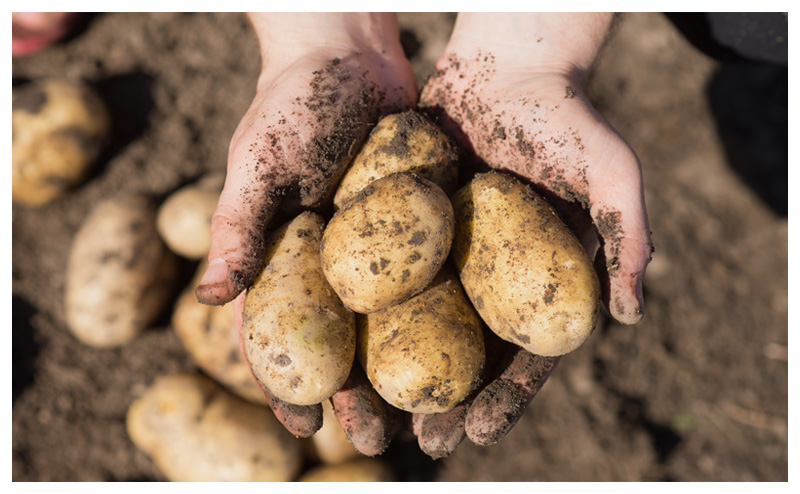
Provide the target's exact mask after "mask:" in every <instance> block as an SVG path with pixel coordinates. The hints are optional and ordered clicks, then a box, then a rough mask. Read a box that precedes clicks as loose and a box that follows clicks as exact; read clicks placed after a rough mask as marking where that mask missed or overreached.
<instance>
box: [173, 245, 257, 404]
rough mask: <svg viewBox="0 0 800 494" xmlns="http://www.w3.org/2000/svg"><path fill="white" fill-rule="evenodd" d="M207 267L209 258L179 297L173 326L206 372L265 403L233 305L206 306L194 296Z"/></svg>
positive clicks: (239, 391) (188, 350)
mask: <svg viewBox="0 0 800 494" xmlns="http://www.w3.org/2000/svg"><path fill="white" fill-rule="evenodd" d="M207 266H208V262H206V261H204V262H201V263H200V265H199V266H198V268H197V273H196V275H195V277H194V279H193V280H192V282H191V283H189V285H188V286H187V287H186V288H185V289H184V291H183V293H182V294H181V296H180V298H178V302H177V303H176V304H175V310H174V311H173V312H172V326H173V327H174V328H175V332H176V333H177V334H178V337H180V339H181V342H182V343H183V346H184V347H185V348H186V351H187V352H188V353H189V355H191V356H192V359H194V361H195V363H197V365H198V367H200V368H201V369H203V371H204V372H205V373H206V374H208V375H209V376H211V377H212V378H214V379H215V380H217V381H218V382H219V383H221V384H222V385H224V386H225V387H226V388H228V389H229V390H231V391H233V392H234V393H235V394H237V395H239V396H241V397H242V398H244V399H246V400H249V401H252V402H254V403H259V404H263V405H266V404H267V399H266V397H265V396H264V393H263V392H262V391H261V388H260V387H259V385H258V383H256V381H255V379H253V374H252V373H251V372H250V366H249V365H247V362H246V361H245V359H244V356H243V355H242V352H241V350H240V349H239V340H238V338H237V337H236V328H235V327H234V318H233V304H226V305H205V304H201V303H200V302H198V301H197V297H195V295H194V287H196V286H197V284H198V283H199V282H200V277H202V276H203V273H204V272H205V270H206V267H207Z"/></svg>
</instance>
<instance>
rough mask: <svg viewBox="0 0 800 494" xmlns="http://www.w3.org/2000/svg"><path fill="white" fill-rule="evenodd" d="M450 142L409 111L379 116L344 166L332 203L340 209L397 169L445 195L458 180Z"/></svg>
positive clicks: (421, 118)
mask: <svg viewBox="0 0 800 494" xmlns="http://www.w3.org/2000/svg"><path fill="white" fill-rule="evenodd" d="M455 161H456V153H455V151H454V149H453V144H452V142H451V141H450V138H448V137H447V136H446V135H445V133H444V132H442V131H441V130H440V129H439V127H438V126H436V125H435V124H434V123H433V122H431V121H430V120H428V119H427V118H425V117H424V116H422V115H421V114H419V113H417V112H416V111H414V110H408V111H406V112H403V113H395V114H392V115H387V116H386V117H384V118H382V119H381V120H380V121H379V122H378V124H377V125H376V126H375V128H373V129H372V132H370V135H369V137H368V138H367V141H366V142H365V143H364V145H363V146H362V147H361V150H360V151H359V152H358V154H357V155H356V157H355V158H353V162H352V163H351V164H350V167H349V168H348V169H347V172H346V173H345V175H344V177H342V180H341V182H339V187H338V188H337V189H336V195H335V196H334V198H333V204H334V206H336V208H342V207H343V206H344V204H346V203H347V202H348V201H350V200H351V199H353V198H354V197H355V196H356V195H358V193H359V192H360V191H361V189H363V188H364V187H366V186H367V185H369V184H371V183H372V182H374V181H375V180H377V179H379V178H382V177H385V176H387V175H391V174H392V173H397V172H409V173H414V174H416V175H418V176H420V177H422V178H424V179H427V180H430V181H431V182H433V183H435V184H436V185H438V186H439V187H441V188H442V190H444V191H445V193H446V194H447V195H450V194H451V193H453V192H454V191H455V189H456V184H457V182H458V168H457V167H456V162H455Z"/></svg>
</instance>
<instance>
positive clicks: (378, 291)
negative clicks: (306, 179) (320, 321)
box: [321, 173, 454, 313]
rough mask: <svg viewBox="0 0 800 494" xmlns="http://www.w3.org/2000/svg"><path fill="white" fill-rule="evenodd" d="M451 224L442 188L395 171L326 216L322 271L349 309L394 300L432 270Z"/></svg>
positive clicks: (364, 309) (441, 257)
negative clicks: (327, 218) (327, 219)
mask: <svg viewBox="0 0 800 494" xmlns="http://www.w3.org/2000/svg"><path fill="white" fill-rule="evenodd" d="M453 228H454V222H453V207H452V205H451V204H450V200H449V199H448V198H447V195H446V194H445V193H444V192H443V191H442V189H441V187H439V186H438V185H436V184H434V183H433V182H431V181H429V180H425V179H424V178H420V177H418V176H416V175H413V174H410V173H394V174H392V175H389V176H387V177H384V178H381V179H379V180H376V181H375V182H373V183H372V184H370V185H368V186H367V187H365V188H363V189H362V190H361V192H359V194H358V196H356V198H355V199H353V200H352V201H350V202H348V204H347V205H346V206H345V207H344V208H342V209H340V210H339V211H337V212H336V214H334V215H333V218H332V219H331V221H330V222H329V223H328V226H327V228H326V229H325V235H324V236H323V240H322V249H321V256H322V268H323V270H324V272H325V277H326V278H327V279H328V281H329V282H330V284H331V286H333V289H334V290H336V293H337V294H338V295H339V297H340V298H341V299H342V301H343V302H344V304H345V305H346V306H347V307H349V308H350V309H352V310H354V311H355V312H361V313H369V312H374V311H377V310H381V309H385V308H387V307H391V306H392V305H396V304H399V303H400V302H403V301H404V300H408V299H409V298H410V297H412V296H414V295H416V294H417V293H419V292H421V291H422V290H423V289H424V288H425V287H426V286H427V285H428V283H430V282H431V280H433V277H434V276H436V273H438V272H439V269H441V267H442V265H443V264H444V261H445V260H446V258H447V254H448V252H449V251H450V245H451V243H452V240H453Z"/></svg>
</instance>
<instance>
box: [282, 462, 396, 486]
mask: <svg viewBox="0 0 800 494" xmlns="http://www.w3.org/2000/svg"><path fill="white" fill-rule="evenodd" d="M297 481H298V482H394V474H393V473H392V471H391V470H390V469H389V467H388V466H386V464H385V463H384V462H383V461H381V460H379V459H378V458H357V459H354V460H350V461H348V462H345V463H340V464H337V465H322V466H318V467H315V468H312V469H311V470H309V471H308V472H306V473H304V474H303V475H302V476H301V477H300V478H299V479H297Z"/></svg>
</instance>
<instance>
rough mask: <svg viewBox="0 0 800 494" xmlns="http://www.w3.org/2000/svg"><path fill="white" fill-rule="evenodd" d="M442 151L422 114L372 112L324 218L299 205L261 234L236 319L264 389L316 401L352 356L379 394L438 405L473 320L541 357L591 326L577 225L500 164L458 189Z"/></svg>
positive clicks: (461, 370) (469, 360)
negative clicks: (262, 242) (377, 116)
mask: <svg viewBox="0 0 800 494" xmlns="http://www.w3.org/2000/svg"><path fill="white" fill-rule="evenodd" d="M455 156H456V154H455V152H454V149H453V146H452V144H451V142H450V141H449V139H448V138H447V137H446V136H445V135H444V133H442V132H441V130H439V129H438V127H437V126H436V125H434V124H433V123H431V122H430V121H429V120H427V119H426V118H425V117H424V116H422V115H420V114H419V113H416V112H414V111H409V112H405V113H401V114H395V115H390V116H388V117H385V118H384V119H383V120H381V121H380V122H379V123H378V124H377V126H376V127H375V128H374V129H373V131H372V132H371V134H370V136H369V138H368V139H367V141H366V143H365V144H364V145H363V147H362V148H361V150H360V151H359V153H358V154H357V155H356V156H355V158H354V159H353V162H352V163H351V165H350V168H349V169H348V170H347V171H346V173H345V175H344V176H343V178H342V180H341V182H340V184H339V187H338V189H337V191H336V193H335V196H334V207H335V213H334V214H333V215H332V217H331V218H330V220H329V221H328V222H327V223H326V222H325V219H324V218H323V217H321V216H320V215H318V214H316V213H312V212H304V213H302V214H300V215H299V216H297V217H296V218H295V219H293V220H292V221H289V222H288V223H287V224H285V225H283V226H282V227H281V228H279V229H278V230H276V231H275V232H274V233H273V234H272V236H271V237H270V238H269V240H268V247H267V252H266V255H265V259H264V267H263V270H262V271H261V273H260V274H259V276H258V277H257V278H256V280H255V282H254V284H253V286H252V287H251V289H250V290H249V291H248V294H247V297H246V302H245V311H244V324H243V332H244V346H245V351H246V353H247V357H248V360H249V362H250V364H251V369H252V371H253V374H254V375H255V376H256V378H257V379H258V380H259V381H260V382H261V384H262V385H263V386H264V387H265V388H266V389H268V390H269V391H270V392H271V393H272V394H274V395H275V396H277V397H279V398H281V399H282V400H284V401H287V402H289V403H294V404H298V405H310V404H316V403H322V402H324V401H325V400H326V399H327V398H329V397H330V396H331V395H332V394H333V393H334V392H336V391H337V390H338V389H339V388H340V387H341V385H342V383H344V381H345V380H346V379H347V376H348V374H349V372H350V368H351V366H352V365H353V362H354V359H357V360H358V362H359V363H360V365H361V366H362V367H363V368H364V370H365V371H366V374H367V377H368V378H369V380H370V382H371V383H372V385H373V387H374V388H375V390H376V391H377V392H378V393H379V394H380V395H381V396H382V397H383V398H384V399H385V400H386V401H387V402H388V403H389V404H391V405H393V406H395V407H397V408H400V409H402V410H405V411H408V412H414V413H423V414H430V413H442V412H446V411H449V410H451V409H453V408H454V407H455V406H456V405H458V404H459V403H460V402H462V401H463V400H464V399H465V398H467V397H468V396H469V395H470V394H471V393H472V392H473V391H474V390H475V389H476V388H477V387H478V386H479V385H480V383H481V382H482V379H483V373H484V366H485V359H486V356H485V349H484V341H483V326H484V323H485V324H486V325H487V326H488V327H489V329H491V330H492V331H494V332H495V333H496V334H497V335H498V336H500V337H501V338H503V339H505V340H507V341H510V342H512V343H514V344H516V345H519V346H522V347H523V348H525V349H527V350H529V351H530V352H532V353H535V354H538V355H542V356H557V355H562V354H565V353H567V352H570V351H572V350H574V349H575V348H577V347H578V346H579V345H580V344H581V343H583V342H584V341H585V340H586V339H587V338H588V336H589V335H590V334H591V332H592V330H593V329H594V326H595V323H596V320H597V317H598V312H599V283H598V279H597V276H596V274H595V271H594V269H593V266H592V263H591V261H590V260H589V257H588V255H587V254H586V252H585V251H584V250H583V248H582V247H581V245H580V243H579V241H578V240H577V238H576V237H575V236H574V235H573V234H572V233H571V232H570V230H569V229H568V228H567V227H566V225H565V224H564V223H563V222H562V221H561V220H560V219H559V217H558V215H557V214H556V213H555V211H554V210H553V208H552V207H551V206H550V205H549V204H547V203H546V202H545V201H544V200H543V199H542V198H541V197H539V196H537V195H536V194H535V193H534V192H533V191H532V190H531V188H530V187H528V186H526V185H525V184H523V183H522V182H520V181H519V180H517V179H516V178H514V177H512V176H510V175H506V174H503V173H500V172H489V173H484V174H477V175H476V176H474V177H473V178H472V179H471V180H469V181H468V182H467V183H466V185H465V186H463V187H462V188H461V189H459V190H456V188H457V184H458V173H457V163H456V160H455ZM448 259H450V260H448Z"/></svg>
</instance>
